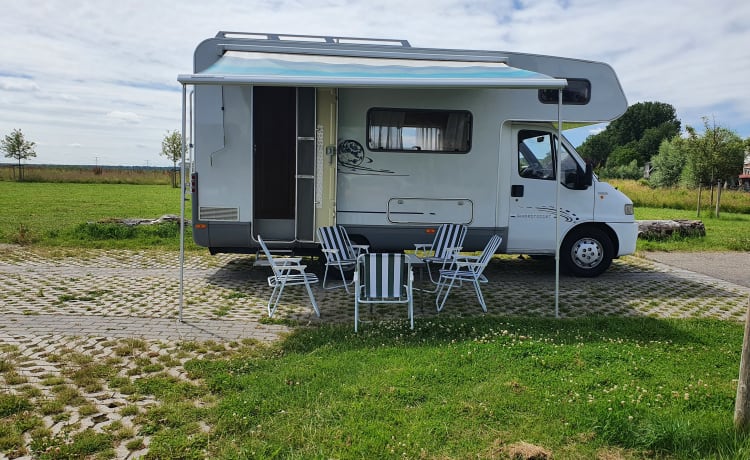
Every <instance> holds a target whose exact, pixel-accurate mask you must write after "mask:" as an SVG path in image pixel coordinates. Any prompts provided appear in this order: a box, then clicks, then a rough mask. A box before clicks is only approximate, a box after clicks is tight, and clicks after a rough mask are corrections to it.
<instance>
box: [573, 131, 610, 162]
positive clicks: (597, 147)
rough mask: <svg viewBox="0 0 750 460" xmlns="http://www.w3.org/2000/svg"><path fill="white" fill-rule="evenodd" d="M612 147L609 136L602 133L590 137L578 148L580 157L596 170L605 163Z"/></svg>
mask: <svg viewBox="0 0 750 460" xmlns="http://www.w3.org/2000/svg"><path fill="white" fill-rule="evenodd" d="M612 150H613V146H612V141H611V140H610V138H609V136H608V135H606V134H604V131H602V132H601V133H598V134H594V135H591V136H589V137H587V138H586V140H585V141H583V143H582V144H581V145H580V146H579V147H578V153H579V154H580V155H581V157H582V158H583V159H584V160H586V161H588V162H590V163H591V165H592V166H593V167H594V168H598V167H599V166H601V165H603V164H604V163H606V161H607V157H609V154H610V153H611V152H612Z"/></svg>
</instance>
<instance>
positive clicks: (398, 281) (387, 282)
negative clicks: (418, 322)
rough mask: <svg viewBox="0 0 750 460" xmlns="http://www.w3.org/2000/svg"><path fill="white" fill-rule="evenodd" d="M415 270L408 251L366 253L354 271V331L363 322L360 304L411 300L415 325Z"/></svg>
mask: <svg viewBox="0 0 750 460" xmlns="http://www.w3.org/2000/svg"><path fill="white" fill-rule="evenodd" d="M413 281H414V274H413V272H412V270H411V266H410V265H409V263H408V257H407V256H406V255H405V254H362V255H360V256H359V257H358V258H357V266H356V268H355V271H354V332H357V328H358V326H359V304H360V303H368V304H376V303H380V304H384V303H405V304H407V309H408V315H409V324H410V327H411V328H412V329H414V296H413V290H412V283H413Z"/></svg>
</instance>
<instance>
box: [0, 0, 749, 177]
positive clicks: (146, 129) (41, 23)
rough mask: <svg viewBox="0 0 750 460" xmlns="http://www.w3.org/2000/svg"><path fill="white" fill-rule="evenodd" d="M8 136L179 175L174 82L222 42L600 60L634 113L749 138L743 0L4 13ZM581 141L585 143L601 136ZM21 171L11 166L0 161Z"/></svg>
mask: <svg viewBox="0 0 750 460" xmlns="http://www.w3.org/2000/svg"><path fill="white" fill-rule="evenodd" d="M1 3H2V8H1V9H0V11H2V16H0V43H2V46H1V47H0V136H5V135H7V134H9V133H10V132H11V131H12V130H14V129H20V130H21V131H22V132H23V134H24V136H25V137H26V139H27V140H30V141H33V142H35V143H36V153H37V157H36V158H33V159H31V160H29V161H28V162H27V163H29V164H85V165H93V164H99V165H123V166H168V165H170V164H171V163H170V162H169V160H167V159H166V158H165V157H163V156H161V155H160V152H161V141H162V140H163V138H164V136H165V135H166V134H167V133H168V132H171V131H173V130H179V129H180V127H181V123H182V121H181V120H182V116H181V105H182V95H181V86H180V84H179V83H178V82H177V75H178V74H187V73H192V70H193V69H192V55H193V51H194V49H195V47H196V46H197V45H198V43H200V42H201V41H202V40H204V39H206V38H210V37H213V36H215V35H216V33H217V32H218V31H241V32H262V33H280V34H304V35H333V36H340V37H343V36H349V37H368V38H389V39H406V40H408V41H409V42H410V43H411V45H412V46H416V47H429V48H433V47H434V48H460V49H478V50H498V51H514V52H527V53H535V54H547V55H556V56H565V57H573V58H581V59H588V60H594V61H602V62H606V63H608V64H609V65H611V66H612V67H613V68H614V69H615V71H616V72H617V74H618V77H619V79H620V82H621V84H622V87H623V89H624V91H625V95H626V96H627V98H628V103H629V104H631V105H632V104H634V103H637V102H644V101H658V102H664V103H668V104H671V105H672V106H674V107H675V109H676V111H677V117H678V118H679V119H680V120H681V121H682V124H683V126H685V125H690V126H693V127H695V128H697V129H698V130H699V131H701V128H702V126H703V121H702V117H708V119H709V120H710V121H711V123H713V122H715V123H716V124H717V125H720V126H723V127H725V128H729V129H732V130H733V131H735V132H736V133H737V134H739V135H740V136H741V137H743V138H747V137H750V2H748V1H747V0H713V1H710V2H709V1H705V0H681V1H671V0H670V1H667V0H622V1H621V0H474V1H457V0H410V1H404V0H379V1H377V2H375V1H372V0H272V1H257V0H244V1H243V0H231V1H228V0H211V1H206V0H203V1H197V0H181V1H179V2H174V1H170V2H167V1H162V0H145V1H141V0H126V1H122V0H118V1H114V0H101V1H91V0H87V1H80V0H1ZM602 127H603V125H593V126H589V127H584V128H578V129H576V130H572V131H569V132H568V133H567V134H566V135H567V136H568V137H569V138H570V139H571V141H573V143H574V144H575V145H578V144H580V143H581V142H582V141H583V140H584V139H585V138H586V136H588V135H589V134H591V133H594V132H597V130H601V129H602ZM2 161H6V162H7V161H12V160H11V159H6V158H2V157H0V162H2Z"/></svg>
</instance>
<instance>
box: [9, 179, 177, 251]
mask: <svg viewBox="0 0 750 460" xmlns="http://www.w3.org/2000/svg"><path fill="white" fill-rule="evenodd" d="M0 196H2V197H3V200H4V203H3V212H2V216H0V242H3V243H20V244H27V245H28V244H33V245H38V246H66V247H77V246H82V247H90V248H133V249H135V248H139V247H160V248H165V249H177V248H179V229H178V226H177V224H174V223H172V224H169V225H166V226H157V227H152V228H147V227H141V228H138V229H132V228H131V229H126V228H124V227H123V226H122V225H118V224H112V223H106V221H107V220H111V219H122V218H148V219H156V218H158V217H161V216H162V215H165V214H175V215H179V214H180V190H179V188H176V189H175V188H172V187H170V186H168V185H128V184H78V183H73V184H70V183H44V182H38V183H37V182H27V183H18V182H0ZM185 212H186V213H187V217H188V218H190V203H189V202H188V203H187V204H186V209H185ZM187 230H188V231H189V230H190V229H189V228H188V229H187ZM187 241H188V242H189V241H190V237H188V238H187Z"/></svg>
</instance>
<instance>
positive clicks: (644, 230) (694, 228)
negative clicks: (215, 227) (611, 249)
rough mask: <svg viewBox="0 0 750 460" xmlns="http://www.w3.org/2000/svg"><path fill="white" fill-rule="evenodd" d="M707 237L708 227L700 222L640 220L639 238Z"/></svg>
mask: <svg viewBox="0 0 750 460" xmlns="http://www.w3.org/2000/svg"><path fill="white" fill-rule="evenodd" d="M674 235H677V236H706V227H705V226H704V225H703V221H700V220H687V219H677V220H639V221H638V238H642V239H650V240H653V239H664V238H669V237H671V236H674Z"/></svg>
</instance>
